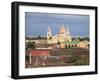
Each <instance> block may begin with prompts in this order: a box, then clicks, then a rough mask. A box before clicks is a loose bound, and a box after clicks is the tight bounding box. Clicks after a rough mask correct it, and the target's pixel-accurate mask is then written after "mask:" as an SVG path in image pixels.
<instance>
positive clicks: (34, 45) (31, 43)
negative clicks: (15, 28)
mask: <svg viewBox="0 0 100 81" xmlns="http://www.w3.org/2000/svg"><path fill="white" fill-rule="evenodd" d="M35 48H36V44H35V42H28V43H27V44H26V49H35Z"/></svg>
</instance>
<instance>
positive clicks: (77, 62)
mask: <svg viewBox="0 0 100 81" xmlns="http://www.w3.org/2000/svg"><path fill="white" fill-rule="evenodd" d="M70 62H71V63H74V64H75V65H87V64H88V61H87V60H85V58H83V57H80V56H72V58H71V60H70Z"/></svg>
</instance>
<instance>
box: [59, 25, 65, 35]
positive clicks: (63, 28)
mask: <svg viewBox="0 0 100 81" xmlns="http://www.w3.org/2000/svg"><path fill="white" fill-rule="evenodd" d="M65 32H66V30H65V27H64V25H62V26H61V28H60V31H59V33H60V34H61V33H65Z"/></svg>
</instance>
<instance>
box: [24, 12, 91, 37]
mask: <svg viewBox="0 0 100 81" xmlns="http://www.w3.org/2000/svg"><path fill="white" fill-rule="evenodd" d="M62 25H64V26H65V27H67V26H68V28H69V31H70V35H71V36H89V16H88V15H74V14H51V13H34V12H25V35H26V36H27V37H34V36H39V35H41V36H46V34H47V29H48V27H49V26H50V27H51V29H52V35H55V34H57V33H58V32H59V29H60V27H61V26H62Z"/></svg>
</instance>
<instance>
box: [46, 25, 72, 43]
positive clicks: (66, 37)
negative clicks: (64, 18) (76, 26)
mask: <svg viewBox="0 0 100 81" xmlns="http://www.w3.org/2000/svg"><path fill="white" fill-rule="evenodd" d="M65 41H67V42H71V41H72V38H71V36H70V32H69V29H68V27H65V26H64V25H62V26H61V27H60V30H59V32H58V34H56V35H54V36H52V29H51V28H50V27H48V30H47V43H48V44H57V43H58V42H60V43H62V42H65Z"/></svg>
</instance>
